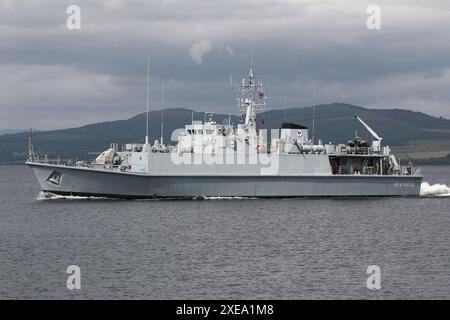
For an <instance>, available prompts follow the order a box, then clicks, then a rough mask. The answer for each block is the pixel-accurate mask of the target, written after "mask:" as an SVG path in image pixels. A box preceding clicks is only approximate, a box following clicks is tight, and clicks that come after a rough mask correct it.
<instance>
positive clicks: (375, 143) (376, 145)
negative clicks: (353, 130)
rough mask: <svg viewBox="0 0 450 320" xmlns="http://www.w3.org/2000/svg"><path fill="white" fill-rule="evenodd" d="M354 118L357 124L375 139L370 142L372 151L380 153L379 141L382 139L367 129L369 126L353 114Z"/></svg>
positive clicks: (369, 128) (370, 129)
mask: <svg viewBox="0 0 450 320" xmlns="http://www.w3.org/2000/svg"><path fill="white" fill-rule="evenodd" d="M355 118H356V119H357V120H358V121H359V122H361V124H362V125H363V126H364V127H365V128H366V129H367V131H369V132H370V134H371V135H372V137H374V138H375V139H376V140H373V141H372V148H373V151H375V152H380V151H381V140H383V138H381V137H380V136H379V135H378V134H377V133H376V132H375V131H374V130H373V129H372V128H371V127H369V125H368V124H367V123H365V122H364V121H363V120H362V119H361V118H360V117H358V115H357V114H355Z"/></svg>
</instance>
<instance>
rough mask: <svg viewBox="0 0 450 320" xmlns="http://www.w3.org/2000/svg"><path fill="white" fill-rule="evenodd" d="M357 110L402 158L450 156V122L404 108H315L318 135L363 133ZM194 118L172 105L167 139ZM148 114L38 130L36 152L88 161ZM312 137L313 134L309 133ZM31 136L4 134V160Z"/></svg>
mask: <svg viewBox="0 0 450 320" xmlns="http://www.w3.org/2000/svg"><path fill="white" fill-rule="evenodd" d="M355 113H357V114H358V115H359V116H360V117H361V118H363V119H364V120H365V121H366V122H367V123H368V124H369V125H370V126H371V127H373V129H374V130H375V131H376V132H377V133H378V134H379V135H381V136H382V137H383V138H384V139H383V143H384V144H389V145H391V146H392V147H393V149H394V151H395V152H396V153H397V154H398V155H400V156H401V157H402V158H413V159H416V158H417V159H427V158H435V159H440V158H446V156H447V155H448V154H450V120H447V119H442V118H436V117H432V116H430V115H427V114H424V113H421V112H414V111H409V110H400V109H367V108H363V107H359V106H353V105H349V104H344V103H333V104H328V105H320V106H317V107H316V110H315V115H316V118H315V129H316V130H315V133H316V134H315V136H316V139H322V140H323V142H329V141H333V142H335V143H343V142H347V141H348V140H349V139H351V138H352V137H354V135H355V129H357V130H358V134H359V135H360V136H362V137H365V136H366V130H365V129H364V128H363V127H362V126H361V125H360V124H359V123H357V122H356V120H355V119H354V117H353V115H354V114H355ZM312 114H313V112H312V107H304V108H292V109H285V110H279V109H278V110H269V111H266V112H264V113H261V114H259V115H258V117H257V121H258V123H259V122H260V121H261V119H264V123H265V128H279V127H280V124H281V122H283V120H284V119H286V120H287V121H289V122H294V123H299V124H303V125H306V126H308V127H309V128H310V129H311V127H312ZM192 116H193V117H194V120H203V119H204V112H193V111H192V110H189V109H181V108H177V109H167V110H165V111H164V128H165V137H164V140H165V142H167V141H168V140H169V139H170V134H171V132H172V131H173V130H174V129H177V128H183V127H184V125H185V124H186V123H190V122H191V119H192ZM145 118H146V115H145V113H142V114H139V115H137V116H135V117H132V118H130V119H127V120H118V121H109V122H101V123H95V124H90V125H86V126H82V127H79V128H71V129H64V130H53V131H40V132H35V133H33V142H34V147H35V150H36V151H37V152H39V153H46V154H48V155H49V157H56V156H57V155H60V156H61V158H75V157H77V158H78V159H87V158H93V157H94V155H92V154H91V155H89V154H88V153H90V152H91V153H92V152H100V151H102V150H104V149H106V148H108V146H109V143H110V142H115V143H118V144H119V145H120V144H123V143H129V142H141V143H143V141H144V135H145ZM160 119H161V111H152V112H150V114H149V124H150V125H149V136H150V138H151V141H153V140H154V139H159V136H160V128H161V124H160ZM240 119H241V117H240V116H236V115H232V116H231V122H232V123H234V124H237V123H239V121H240ZM214 120H215V121H216V122H218V123H222V122H227V121H228V115H224V114H216V115H215V116H214ZM310 135H311V133H310ZM27 148H28V134H27V133H15V134H6V135H1V136H0V163H2V164H14V163H22V162H23V161H25V158H26V151H27Z"/></svg>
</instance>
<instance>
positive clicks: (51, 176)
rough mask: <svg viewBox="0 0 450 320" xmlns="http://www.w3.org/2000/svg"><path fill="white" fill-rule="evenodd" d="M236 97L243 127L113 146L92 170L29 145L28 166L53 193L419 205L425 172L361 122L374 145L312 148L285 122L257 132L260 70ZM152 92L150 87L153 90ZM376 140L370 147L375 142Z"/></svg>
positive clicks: (204, 128) (196, 129)
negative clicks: (377, 199) (385, 199)
mask: <svg viewBox="0 0 450 320" xmlns="http://www.w3.org/2000/svg"><path fill="white" fill-rule="evenodd" d="M232 88H235V89H238V90H239V97H238V98H237V106H238V107H240V108H241V110H242V111H243V117H242V121H241V123H239V124H237V125H236V126H235V125H234V124H232V123H231V121H228V123H216V122H215V121H214V117H213V114H211V113H210V114H208V116H207V117H205V120H204V121H192V122H191V123H189V124H187V125H185V127H184V128H182V129H179V130H175V131H174V132H173V133H172V137H171V142H173V144H168V145H165V144H164V143H163V139H162V137H161V139H160V140H159V141H158V140H155V141H154V143H149V139H148V98H147V135H146V136H145V142H144V143H129V144H124V145H121V147H120V148H119V146H118V144H117V143H111V145H110V147H109V148H108V149H107V150H105V151H104V152H102V153H101V154H99V155H98V157H97V158H96V159H95V160H93V161H90V162H86V161H74V162H72V161H66V162H62V161H59V160H58V161H56V162H55V161H50V160H49V159H48V157H47V156H45V155H40V154H37V153H35V152H34V147H33V144H32V141H31V135H30V141H29V156H28V160H27V162H26V164H27V165H28V166H30V167H31V168H32V170H33V171H34V174H35V175H36V178H37V180H38V181H39V184H40V186H41V189H42V191H44V192H46V193H47V194H57V195H72V196H96V197H97V196H98V197H112V198H124V199H137V198H154V197H158V198H159V197H161V198H164V197H169V198H202V197H349V196H363V197H365V196H418V195H419V192H420V186H421V182H422V178H423V177H422V175H421V173H420V169H418V168H415V167H414V166H413V165H412V163H410V162H409V163H407V164H406V165H403V166H402V165H401V163H400V161H398V160H397V158H396V157H395V156H394V154H392V152H391V148H390V147H389V146H384V145H382V140H383V139H382V138H381V137H380V136H379V135H378V134H377V133H376V132H375V131H374V130H373V129H372V128H371V127H370V126H369V125H367V123H366V122H364V121H363V120H362V119H361V118H360V117H359V116H358V115H354V117H355V118H356V120H357V121H359V123H360V124H361V125H362V126H364V127H365V128H366V130H367V131H368V132H370V134H371V139H370V140H371V141H366V140H363V139H361V138H360V137H358V136H357V135H356V134H355V137H353V138H352V139H351V140H349V141H348V143H345V144H342V143H341V144H333V143H332V142H330V143H327V144H324V143H322V141H320V140H318V141H317V143H316V141H314V140H315V139H310V137H309V135H308V133H309V130H308V128H307V127H305V126H303V125H301V124H296V123H290V122H283V123H281V124H280V128H276V129H271V130H270V132H269V130H266V129H264V128H262V127H261V126H260V125H259V126H258V125H257V123H256V114H257V113H258V112H260V111H261V110H262V109H263V107H264V106H265V100H266V99H265V98H266V97H265V93H264V91H263V83H262V82H261V81H260V80H259V79H258V78H257V77H256V74H255V71H254V68H253V66H252V67H251V68H250V71H249V73H248V75H247V76H246V77H244V78H243V79H242V82H241V83H239V84H238V85H233V84H232ZM147 92H148V84H147ZM367 140H369V139H367Z"/></svg>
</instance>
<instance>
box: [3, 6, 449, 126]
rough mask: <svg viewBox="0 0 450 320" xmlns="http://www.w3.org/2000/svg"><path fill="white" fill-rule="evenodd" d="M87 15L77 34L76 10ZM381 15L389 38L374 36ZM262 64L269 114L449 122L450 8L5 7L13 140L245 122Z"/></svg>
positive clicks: (8, 122)
mask: <svg viewBox="0 0 450 320" xmlns="http://www.w3.org/2000/svg"><path fill="white" fill-rule="evenodd" d="M70 4H76V5H78V6H80V8H81V30H67V29H66V26H65V23H66V19H67V17H68V15H67V14H66V8H67V7H68V6H69V5H70ZM371 4H377V5H379V6H380V7H381V18H382V20H381V22H382V29H381V30H376V31H370V30H368V29H367V28H366V20H367V17H368V14H367V13H366V8H367V7H368V6H369V5H371ZM252 50H253V51H254V60H255V66H256V70H257V72H258V74H259V76H260V77H261V78H262V80H263V81H264V83H265V85H266V93H267V95H268V100H267V102H268V108H269V109H270V108H279V107H282V106H283V94H284V93H286V96H287V106H288V107H297V106H298V107H300V106H307V105H311V104H312V86H313V85H312V84H313V82H314V81H315V82H316V87H317V90H316V91H317V103H329V102H348V103H352V104H357V105H362V106H367V107H376V108H378V107H380V108H394V107H397V108H405V109H411V110H418V111H423V112H426V113H429V114H432V115H436V116H444V117H447V118H450V3H449V2H448V0H440V1H437V0H436V1H433V0H432V1H425V0H409V1H403V0H400V1H392V0H391V1H389V0H382V1H374V2H372V1H364V0H346V1H342V0H341V1H338V0H309V1H306V0H304V1H300V0H220V1H219V0H160V1H149V0H145V1H144V0H142V1H138V0H135V1H130V0H128V1H122V0H104V1H92V0H91V1H80V0H72V1H57V0H56V1H55V0H48V1H45V0H30V1H25V0H24V1H21V0H15V1H8V0H6V1H5V0H0V74H1V76H0V112H1V117H0V129H3V128H25V127H28V126H33V127H37V128H41V129H52V128H64V127H68V126H77V125H82V124H86V123H92V122H97V121H103V120H114V119H120V118H127V117H130V116H133V115H135V114H136V113H139V112H143V111H144V110H145V96H146V89H145V85H146V64H147V55H150V57H151V89H150V92H151V101H150V105H151V108H152V109H159V108H160V86H161V85H162V84H164V85H165V88H166V105H167V106H168V107H187V108H194V109H196V110H208V111H216V112H224V113H236V112H237V109H236V107H234V102H235V100H234V99H235V94H234V93H233V92H232V91H230V90H229V88H228V81H229V80H228V79H229V75H230V74H233V77H234V79H236V80H238V79H239V78H240V77H242V75H243V72H244V71H245V70H246V69H247V68H248V65H249V63H250V57H249V56H250V52H251V51H252Z"/></svg>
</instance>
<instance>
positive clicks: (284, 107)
mask: <svg viewBox="0 0 450 320" xmlns="http://www.w3.org/2000/svg"><path fill="white" fill-rule="evenodd" d="M283 109H284V122H286V91H284V93H283Z"/></svg>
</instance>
